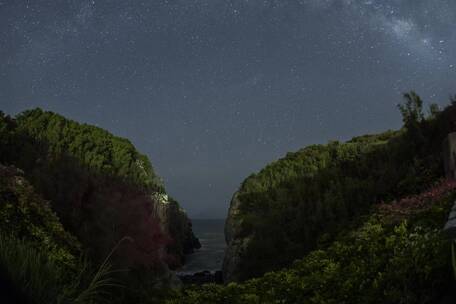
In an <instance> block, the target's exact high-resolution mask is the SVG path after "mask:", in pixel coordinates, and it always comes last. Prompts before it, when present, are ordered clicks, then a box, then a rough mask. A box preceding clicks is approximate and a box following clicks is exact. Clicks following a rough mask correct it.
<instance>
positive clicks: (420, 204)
mask: <svg viewBox="0 0 456 304" xmlns="http://www.w3.org/2000/svg"><path fill="white" fill-rule="evenodd" d="M455 190H456V181H455V180H450V179H447V180H442V181H441V182H439V183H438V184H436V185H435V186H433V187H432V188H430V189H429V190H427V191H425V192H423V193H420V194H418V195H413V196H409V197H405V198H403V199H401V200H394V201H392V202H390V203H384V202H382V203H380V204H379V205H378V206H377V208H378V211H379V213H380V214H381V215H383V216H390V217H391V218H393V219H400V218H404V217H408V216H410V215H412V214H416V213H417V212H420V211H425V210H428V209H429V208H431V207H432V206H433V205H434V204H435V203H437V202H439V201H441V200H442V199H444V198H445V197H447V196H448V195H449V194H450V193H451V192H453V191H455Z"/></svg>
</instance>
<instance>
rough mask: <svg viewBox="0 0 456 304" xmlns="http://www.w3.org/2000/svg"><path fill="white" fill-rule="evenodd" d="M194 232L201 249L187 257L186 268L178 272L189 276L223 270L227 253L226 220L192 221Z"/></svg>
mask: <svg viewBox="0 0 456 304" xmlns="http://www.w3.org/2000/svg"><path fill="white" fill-rule="evenodd" d="M192 223H193V232H194V233H195V235H196V237H198V238H199V240H200V242H201V249H199V250H195V253H193V254H190V255H187V257H186V262H185V265H184V267H182V269H180V270H179V271H178V272H179V273H181V274H188V273H194V272H199V271H203V270H210V271H216V270H221V269H222V263H223V254H224V252H225V247H226V245H225V235H224V232H223V229H224V225H225V220H192Z"/></svg>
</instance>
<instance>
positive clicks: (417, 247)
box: [168, 181, 456, 304]
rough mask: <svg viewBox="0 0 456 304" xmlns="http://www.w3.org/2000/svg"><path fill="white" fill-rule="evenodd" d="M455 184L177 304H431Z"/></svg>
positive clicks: (188, 293) (443, 274)
mask: <svg viewBox="0 0 456 304" xmlns="http://www.w3.org/2000/svg"><path fill="white" fill-rule="evenodd" d="M455 198H456V182H448V181H444V182H442V183H439V184H438V185H437V186H435V187H433V188H431V189H430V190H429V191H426V192H424V193H422V194H420V195H417V196H413V197H407V198H404V199H403V200H399V201H397V202H396V201H395V202H392V203H390V204H382V205H380V206H378V207H377V208H376V211H375V212H373V213H372V214H371V215H370V216H369V217H367V218H365V219H364V221H363V223H362V224H361V225H360V226H359V227H358V228H356V229H354V230H345V231H344V232H341V233H339V235H338V236H337V237H336V240H335V241H334V242H333V243H331V245H329V246H327V247H325V248H321V249H319V250H314V251H311V252H310V253H309V254H307V255H306V256H305V257H304V258H302V259H301V260H298V261H295V262H294V263H293V265H292V266H291V267H290V268H289V269H284V270H281V271H277V272H269V273H266V274H265V275H264V276H262V277H260V278H256V279H250V280H248V281H245V282H244V283H230V284H228V285H226V286H222V285H204V286H200V287H197V286H193V287H191V288H187V289H186V290H184V291H183V292H181V293H180V294H178V295H176V296H175V297H174V299H171V300H169V301H168V303H169V304H171V303H172V304H176V303H186V304H192V303H246V304H247V303H282V304H285V303H290V304H292V303H314V304H315V303H325V304H327V303H334V304H336V303H337V304H339V303H351V304H352V303H360V304H364V303H436V302H438V301H439V300H440V298H441V296H442V294H443V293H444V292H445V291H446V288H448V282H450V281H451V280H450V278H451V259H450V256H449V255H450V246H449V242H448V241H447V240H446V239H445V238H444V237H443V236H442V232H441V227H442V225H443V224H444V222H445V220H446V217H447V215H448V212H449V210H450V208H451V205H452V204H453V202H454V199H455Z"/></svg>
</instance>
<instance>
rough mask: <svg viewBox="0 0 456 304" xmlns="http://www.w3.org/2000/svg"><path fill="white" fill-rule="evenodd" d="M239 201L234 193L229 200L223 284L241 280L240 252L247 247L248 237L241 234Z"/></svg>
mask: <svg viewBox="0 0 456 304" xmlns="http://www.w3.org/2000/svg"><path fill="white" fill-rule="evenodd" d="M240 204H241V202H240V200H239V198H238V192H236V193H235V194H234V196H233V198H232V200H231V203H230V208H229V211H228V217H227V219H226V222H225V241H226V244H227V247H226V250H225V257H224V260H223V269H222V271H223V280H224V282H232V281H239V280H241V279H242V271H241V260H242V252H243V251H244V250H245V249H246V248H247V247H248V243H249V241H250V236H248V235H242V234H241V226H242V219H241V218H240V210H239V207H240Z"/></svg>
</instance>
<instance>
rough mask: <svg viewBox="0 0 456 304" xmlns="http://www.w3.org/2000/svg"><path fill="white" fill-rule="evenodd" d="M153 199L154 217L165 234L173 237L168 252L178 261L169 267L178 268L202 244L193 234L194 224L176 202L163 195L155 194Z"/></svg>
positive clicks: (152, 196) (171, 263)
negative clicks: (187, 255)
mask: <svg viewBox="0 0 456 304" xmlns="http://www.w3.org/2000/svg"><path fill="white" fill-rule="evenodd" d="M151 198H152V200H153V202H154V204H153V215H154V216H155V217H156V218H157V219H158V220H159V222H160V226H161V227H162V229H163V230H164V231H165V233H167V234H168V235H170V236H172V240H170V243H169V244H168V246H167V250H168V253H169V254H170V255H171V257H176V259H174V260H170V261H169V265H170V267H171V268H177V267H179V266H181V265H182V264H183V263H184V262H185V255H186V254H190V253H193V252H194V249H199V248H201V244H200V242H199V240H198V238H197V237H196V236H195V235H194V234H193V230H192V222H191V221H190V219H189V218H188V217H187V214H186V212H185V210H184V209H182V208H181V207H180V206H179V204H178V203H177V202H176V201H174V200H173V199H171V198H169V197H168V195H167V194H163V193H154V194H152V195H151Z"/></svg>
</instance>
